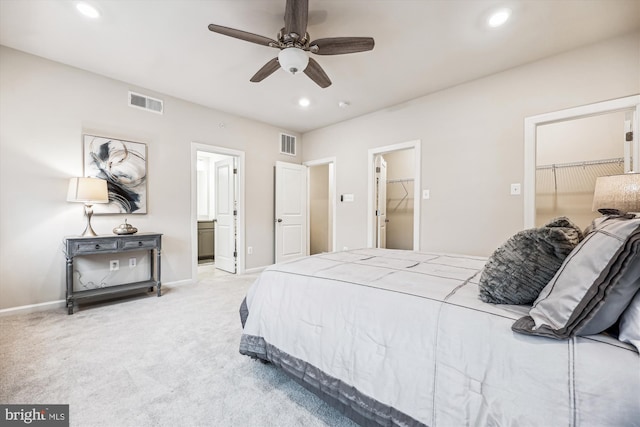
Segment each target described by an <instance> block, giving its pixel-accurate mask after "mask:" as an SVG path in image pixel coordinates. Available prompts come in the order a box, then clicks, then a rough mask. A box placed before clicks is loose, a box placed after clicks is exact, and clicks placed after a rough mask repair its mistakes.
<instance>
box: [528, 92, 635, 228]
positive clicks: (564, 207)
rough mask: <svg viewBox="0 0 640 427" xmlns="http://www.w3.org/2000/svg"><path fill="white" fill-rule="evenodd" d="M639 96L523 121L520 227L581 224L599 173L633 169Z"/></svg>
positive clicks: (584, 222)
mask: <svg viewBox="0 0 640 427" xmlns="http://www.w3.org/2000/svg"><path fill="white" fill-rule="evenodd" d="M639 106H640V96H632V97H627V98H621V99H617V100H612V101H605V102H601V103H597V104H591V105H586V106H582V107H577V108H572V109H568V110H562V111H558V112H554V113H548V114H544V115H541V116H535V117H530V118H527V119H525V187H524V188H525V228H531V227H539V226H541V225H544V224H545V223H547V222H548V221H549V220H550V219H552V218H555V217H558V216H567V217H568V218H569V219H570V220H572V221H573V222H575V223H576V224H577V225H578V226H580V227H581V228H586V227H587V226H588V225H589V224H590V223H591V222H592V221H593V219H594V218H596V217H598V216H599V215H600V214H599V213H598V212H592V202H593V193H594V189H595V181H596V179H597V178H598V177H599V176H607V175H619V174H622V173H625V172H630V171H638V170H639V169H638V167H639V159H638V157H639V154H640V153H639V152H640V150H639V143H638V137H637V134H638V109H639V108H638V107H639Z"/></svg>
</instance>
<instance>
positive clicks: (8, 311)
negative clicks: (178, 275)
mask: <svg viewBox="0 0 640 427" xmlns="http://www.w3.org/2000/svg"><path fill="white" fill-rule="evenodd" d="M192 283H193V280H191V279H185V280H176V281H173V282H163V283H162V286H163V287H164V286H182V285H190V284H192ZM66 306H67V301H66V300H63V299H62V300H58V301H49V302H41V303H39V304H29V305H21V306H19V307H11V308H3V309H1V310H0V316H11V315H14V314H28V313H35V312H38V311H45V310H54V309H60V308H65V307H66Z"/></svg>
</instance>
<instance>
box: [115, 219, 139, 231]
mask: <svg viewBox="0 0 640 427" xmlns="http://www.w3.org/2000/svg"><path fill="white" fill-rule="evenodd" d="M113 232H114V234H135V233H137V232H138V229H137V228H135V227H134V226H133V225H131V224H127V220H126V219H125V220H124V224H120V225H119V226H117V227H116V228H114V229H113Z"/></svg>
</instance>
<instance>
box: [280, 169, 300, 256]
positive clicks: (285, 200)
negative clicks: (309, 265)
mask: <svg viewBox="0 0 640 427" xmlns="http://www.w3.org/2000/svg"><path fill="white" fill-rule="evenodd" d="M275 186H276V188H275V246H276V247H275V254H276V257H275V258H276V259H275V262H276V263H278V262H283V261H288V260H290V259H295V258H300V257H303V256H305V255H307V234H308V233H307V167H306V166H303V165H297V164H294V163H285V162H276V182H275Z"/></svg>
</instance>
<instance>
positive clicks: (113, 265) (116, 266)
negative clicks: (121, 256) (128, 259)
mask: <svg viewBox="0 0 640 427" xmlns="http://www.w3.org/2000/svg"><path fill="white" fill-rule="evenodd" d="M118 270H120V261H118V260H117V259H112V260H111V261H109V271H118Z"/></svg>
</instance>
